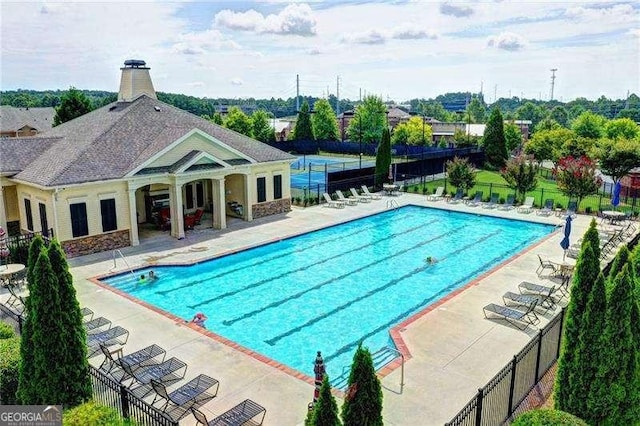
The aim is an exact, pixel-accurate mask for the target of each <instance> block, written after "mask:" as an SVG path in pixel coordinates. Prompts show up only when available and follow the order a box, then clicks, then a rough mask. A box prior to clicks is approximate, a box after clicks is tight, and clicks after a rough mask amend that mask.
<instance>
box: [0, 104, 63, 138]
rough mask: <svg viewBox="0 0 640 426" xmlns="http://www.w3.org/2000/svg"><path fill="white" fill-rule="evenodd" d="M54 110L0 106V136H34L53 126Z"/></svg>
mask: <svg viewBox="0 0 640 426" xmlns="http://www.w3.org/2000/svg"><path fill="white" fill-rule="evenodd" d="M55 114H56V111H55V109H53V108H52V107H46V108H16V107H12V106H9V105H2V106H0V137H3V138H16V137H24V136H35V135H37V134H38V133H41V132H44V131H45V130H49V129H51V128H52V127H53V117H54V116H55Z"/></svg>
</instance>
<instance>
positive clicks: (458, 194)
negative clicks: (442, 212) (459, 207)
mask: <svg viewBox="0 0 640 426" xmlns="http://www.w3.org/2000/svg"><path fill="white" fill-rule="evenodd" d="M463 197H464V192H463V191H462V189H461V188H458V190H457V191H456V195H454V196H453V198H451V199H450V200H449V203H451V204H458V203H459V202H460V201H462V198H463Z"/></svg>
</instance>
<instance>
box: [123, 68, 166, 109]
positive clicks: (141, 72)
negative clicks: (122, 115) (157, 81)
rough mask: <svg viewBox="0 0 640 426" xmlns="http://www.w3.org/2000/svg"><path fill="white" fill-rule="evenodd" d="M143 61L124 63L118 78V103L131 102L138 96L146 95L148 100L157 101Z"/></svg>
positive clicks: (147, 69)
mask: <svg viewBox="0 0 640 426" xmlns="http://www.w3.org/2000/svg"><path fill="white" fill-rule="evenodd" d="M145 65H146V63H145V61H141V60H139V59H128V60H126V61H124V67H122V68H120V69H121V70H122V76H121V77H120V91H119V92H118V101H120V102H131V101H133V100H135V99H136V98H138V97H139V96H140V95H147V96H149V97H150V98H153V99H158V97H157V96H156V91H155V90H154V89H153V83H151V76H150V75H149V68H148V67H146V66H145Z"/></svg>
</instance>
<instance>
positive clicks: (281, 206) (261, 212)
mask: <svg viewBox="0 0 640 426" xmlns="http://www.w3.org/2000/svg"><path fill="white" fill-rule="evenodd" d="M290 211H291V200H290V199H289V198H281V199H279V200H273V201H267V202H264V203H260V204H254V205H253V206H251V212H252V214H253V218H254V219H258V218H261V217H265V216H271V215H274V214H278V213H287V212H290Z"/></svg>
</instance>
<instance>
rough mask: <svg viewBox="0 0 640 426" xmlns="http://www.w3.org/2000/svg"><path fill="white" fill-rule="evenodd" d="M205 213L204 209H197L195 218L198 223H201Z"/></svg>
mask: <svg viewBox="0 0 640 426" xmlns="http://www.w3.org/2000/svg"><path fill="white" fill-rule="evenodd" d="M203 214H204V210H203V209H196V212H195V213H194V214H193V219H194V221H195V224H196V225H200V221H201V220H202V215H203Z"/></svg>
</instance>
